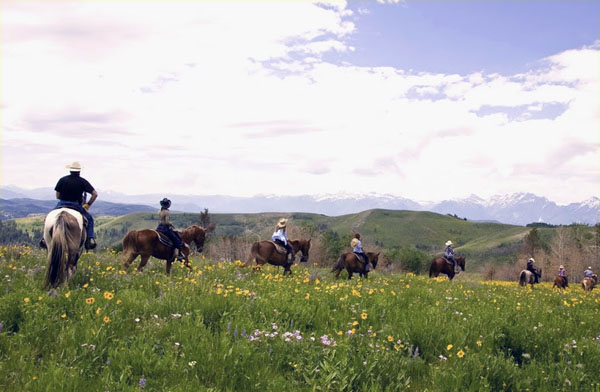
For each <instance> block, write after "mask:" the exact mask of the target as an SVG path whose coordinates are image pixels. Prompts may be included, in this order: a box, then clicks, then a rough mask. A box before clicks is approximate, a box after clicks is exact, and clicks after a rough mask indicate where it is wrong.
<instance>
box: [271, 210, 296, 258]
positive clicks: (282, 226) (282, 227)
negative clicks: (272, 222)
mask: <svg viewBox="0 0 600 392" xmlns="http://www.w3.org/2000/svg"><path fill="white" fill-rule="evenodd" d="M286 225H287V219H285V218H281V219H279V222H277V226H275V232H274V233H273V235H272V236H271V239H272V240H273V242H276V243H278V244H281V245H283V246H285V249H286V251H287V254H286V257H287V260H288V261H289V262H291V263H293V262H294V253H293V250H292V246H291V245H290V243H289V242H288V238H287V233H286Z"/></svg>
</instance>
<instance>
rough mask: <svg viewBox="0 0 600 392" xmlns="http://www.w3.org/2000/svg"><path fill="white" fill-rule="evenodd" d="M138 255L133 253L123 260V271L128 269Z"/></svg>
mask: <svg viewBox="0 0 600 392" xmlns="http://www.w3.org/2000/svg"><path fill="white" fill-rule="evenodd" d="M138 256H139V255H138V254H137V253H135V252H132V253H129V254H128V255H126V257H125V258H124V260H123V268H124V269H125V270H127V269H129V266H130V265H131V263H133V260H135V258H136V257H138Z"/></svg>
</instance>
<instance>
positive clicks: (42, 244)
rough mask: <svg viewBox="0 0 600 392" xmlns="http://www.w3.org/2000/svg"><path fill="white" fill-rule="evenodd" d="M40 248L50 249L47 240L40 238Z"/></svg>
mask: <svg viewBox="0 0 600 392" xmlns="http://www.w3.org/2000/svg"><path fill="white" fill-rule="evenodd" d="M40 248H42V249H48V246H47V245H46V240H45V239H43V238H42V239H41V240H40Z"/></svg>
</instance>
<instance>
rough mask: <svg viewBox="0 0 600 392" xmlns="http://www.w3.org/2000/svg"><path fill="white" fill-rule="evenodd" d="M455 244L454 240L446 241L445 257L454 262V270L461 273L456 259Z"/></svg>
mask: <svg viewBox="0 0 600 392" xmlns="http://www.w3.org/2000/svg"><path fill="white" fill-rule="evenodd" d="M453 248H454V244H453V243H452V241H450V240H448V241H446V249H445V250H444V257H445V258H446V260H448V261H449V262H451V263H452V266H453V267H454V272H455V273H460V270H459V269H458V265H457V264H458V263H457V262H456V260H454V249H453Z"/></svg>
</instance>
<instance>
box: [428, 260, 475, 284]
mask: <svg viewBox="0 0 600 392" xmlns="http://www.w3.org/2000/svg"><path fill="white" fill-rule="evenodd" d="M454 260H456V264H458V266H459V267H460V269H462V270H463V271H464V270H465V263H466V260H465V258H464V257H462V256H457V257H455V258H454ZM439 274H446V275H448V279H450V280H452V278H454V275H456V273H455V272H454V268H452V264H450V262H449V261H448V260H446V259H445V258H444V257H436V258H435V259H433V260H431V265H430V266H429V277H430V278H431V277H435V278H437V277H438V275H439Z"/></svg>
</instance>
